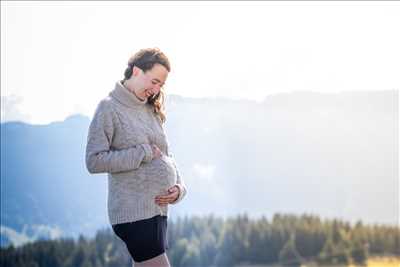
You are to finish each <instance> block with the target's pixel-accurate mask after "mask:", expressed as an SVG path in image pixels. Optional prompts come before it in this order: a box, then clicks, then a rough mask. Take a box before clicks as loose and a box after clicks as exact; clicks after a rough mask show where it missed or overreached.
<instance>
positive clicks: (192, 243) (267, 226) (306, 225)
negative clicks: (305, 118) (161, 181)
mask: <svg viewBox="0 0 400 267" xmlns="http://www.w3.org/2000/svg"><path fill="white" fill-rule="evenodd" d="M168 243H169V246H170V249H169V250H168V252H167V253H168V256H169V259H170V261H171V264H172V266H174V267H181V266H188V267H189V266H190V267H200V266H201V267H208V266H234V265H239V264H247V265H252V264H266V265H268V264H280V265H282V266H299V265H300V264H301V263H304V262H315V263H318V264H319V265H324V264H348V263H352V264H357V265H363V264H365V262H366V260H367V258H368V257H370V256H372V255H373V256H378V255H380V256H383V255H391V256H396V257H399V256H400V228H399V227H398V226H387V225H364V224H363V223H362V222H361V221H359V222H357V223H356V224H354V225H352V224H350V223H348V222H344V221H341V220H336V219H331V220H321V219H320V218H319V217H318V216H314V215H308V214H303V215H301V216H298V215H291V214H275V215H274V216H273V217H272V219H271V220H268V219H267V218H265V217H262V218H260V219H250V218H249V217H248V216H247V215H246V214H243V215H242V214H241V215H237V216H236V217H232V218H228V219H222V218H217V217H215V216H213V215H209V216H204V217H196V216H194V217H190V218H189V217H184V218H176V219H175V220H174V221H171V220H170V221H169V222H168ZM0 261H1V262H0V266H2V267H11V266H12V267H19V266H21V267H39V266H40V267H128V266H129V267H131V266H132V262H131V259H130V256H129V254H128V252H127V250H126V248H125V245H124V243H123V242H122V241H121V240H119V239H118V237H116V236H115V235H114V234H113V232H112V230H111V228H108V229H102V230H99V231H98V232H97V234H96V236H95V237H94V238H93V239H88V238H85V237H83V236H80V237H79V238H78V239H77V240H74V239H72V238H71V239H66V238H63V239H58V240H39V241H35V242H33V243H28V244H25V245H23V246H21V247H17V248H15V247H13V246H9V247H6V248H2V249H1V250H0Z"/></svg>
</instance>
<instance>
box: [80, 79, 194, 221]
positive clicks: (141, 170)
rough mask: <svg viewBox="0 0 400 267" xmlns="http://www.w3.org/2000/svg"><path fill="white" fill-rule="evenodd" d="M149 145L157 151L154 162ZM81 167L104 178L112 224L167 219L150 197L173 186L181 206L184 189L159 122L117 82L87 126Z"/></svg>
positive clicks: (146, 107)
mask: <svg viewBox="0 0 400 267" xmlns="http://www.w3.org/2000/svg"><path fill="white" fill-rule="evenodd" d="M151 144H155V145H157V146H158V148H160V150H161V151H162V157H161V158H155V159H153V153H152V149H151ZM86 167H87V169H88V171H89V172H90V173H108V202H107V206H108V217H109V220H110V223H111V224H119V223H125V222H133V221H138V220H143V219H148V218H151V217H153V216H155V215H158V214H160V215H168V205H167V206H164V207H160V206H159V205H157V204H156V203H155V197H156V196H157V195H160V194H166V193H167V189H168V188H170V187H171V186H173V185H177V186H178V187H179V189H180V194H179V197H178V199H177V200H176V201H175V202H174V203H172V204H176V203H178V202H180V201H181V200H182V199H183V197H184V196H185V195H186V192H187V190H186V186H185V184H184V181H183V179H182V177H181V176H180V174H179V171H178V168H177V166H176V162H175V160H174V158H173V156H172V155H171V153H169V151H168V141H167V137H166V134H165V131H164V128H163V125H162V123H161V121H160V119H159V118H158V117H157V116H156V115H155V114H154V112H153V111H152V108H151V106H150V105H148V104H146V100H144V101H141V100H140V99H138V98H137V97H136V96H135V95H134V94H133V93H131V92H129V91H128V90H127V89H126V88H125V87H124V86H123V85H122V84H121V83H120V82H117V83H116V85H115V88H114V90H113V91H111V92H110V94H109V96H107V97H106V98H105V99H103V100H102V101H100V103H99V105H98V106H97V108H96V111H95V114H94V117H93V119H92V121H91V123H90V126H89V132H88V138H87V146H86Z"/></svg>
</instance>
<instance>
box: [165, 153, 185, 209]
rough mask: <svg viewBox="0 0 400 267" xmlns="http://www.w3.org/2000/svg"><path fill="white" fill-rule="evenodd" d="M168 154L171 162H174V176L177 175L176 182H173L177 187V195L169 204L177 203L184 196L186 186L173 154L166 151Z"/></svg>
mask: <svg viewBox="0 0 400 267" xmlns="http://www.w3.org/2000/svg"><path fill="white" fill-rule="evenodd" d="M168 156H169V157H171V158H172V159H173V161H172V162H173V164H174V167H175V171H176V177H177V179H176V184H175V185H176V186H178V187H179V196H178V198H177V199H176V200H175V201H174V202H172V203H171V204H177V203H179V202H180V201H181V200H182V199H183V198H184V197H185V196H186V193H187V188H186V185H185V182H184V181H183V178H182V176H181V174H180V172H179V170H178V167H177V164H176V161H175V158H174V157H173V155H172V154H171V153H168Z"/></svg>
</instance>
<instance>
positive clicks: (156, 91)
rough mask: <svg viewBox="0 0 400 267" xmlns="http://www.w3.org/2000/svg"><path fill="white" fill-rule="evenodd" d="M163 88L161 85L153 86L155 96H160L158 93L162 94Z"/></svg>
mask: <svg viewBox="0 0 400 267" xmlns="http://www.w3.org/2000/svg"><path fill="white" fill-rule="evenodd" d="M160 89H161V86H160V85H159V84H156V85H154V86H153V92H154V93H155V94H158V92H160Z"/></svg>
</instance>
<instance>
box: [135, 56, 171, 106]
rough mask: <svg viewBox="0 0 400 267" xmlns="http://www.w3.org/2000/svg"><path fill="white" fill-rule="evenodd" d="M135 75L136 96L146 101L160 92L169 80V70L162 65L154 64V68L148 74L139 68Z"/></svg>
mask: <svg viewBox="0 0 400 267" xmlns="http://www.w3.org/2000/svg"><path fill="white" fill-rule="evenodd" d="M134 68H136V67H134ZM133 75H134V76H135V79H134V90H135V94H136V96H138V97H139V98H141V99H145V98H148V97H151V96H153V95H156V94H158V92H160V88H161V87H163V86H164V84H165V81H166V80H167V78H168V70H167V69H166V68H165V67H164V66H163V65H161V64H154V66H153V68H152V69H150V70H148V71H146V72H143V71H142V70H141V69H139V68H136V69H134V70H133Z"/></svg>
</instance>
